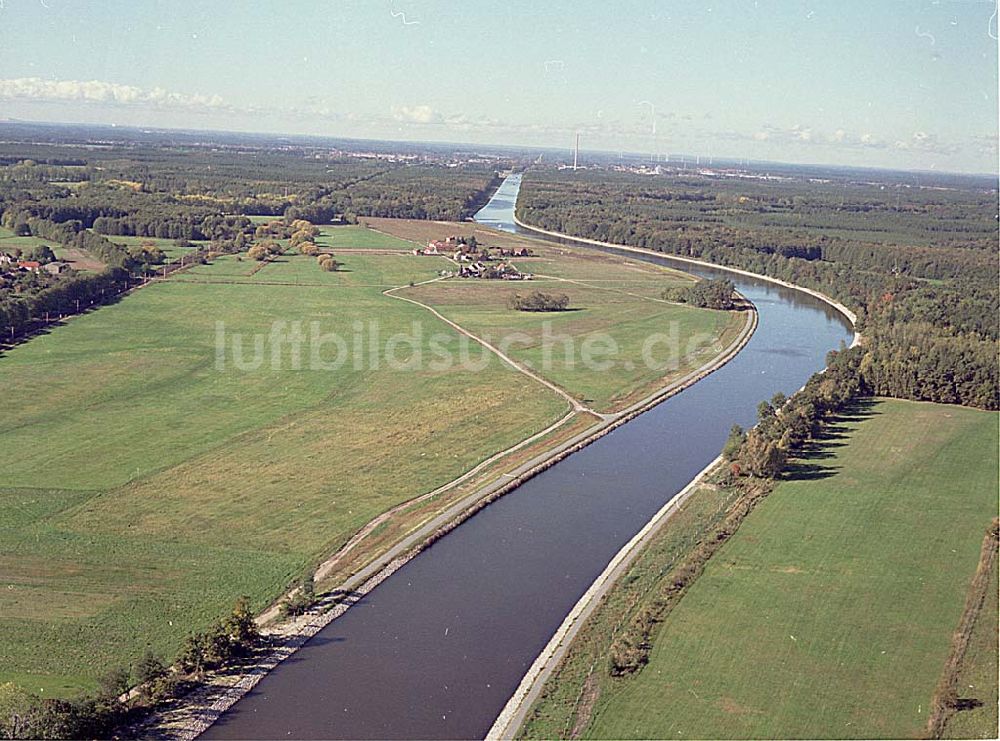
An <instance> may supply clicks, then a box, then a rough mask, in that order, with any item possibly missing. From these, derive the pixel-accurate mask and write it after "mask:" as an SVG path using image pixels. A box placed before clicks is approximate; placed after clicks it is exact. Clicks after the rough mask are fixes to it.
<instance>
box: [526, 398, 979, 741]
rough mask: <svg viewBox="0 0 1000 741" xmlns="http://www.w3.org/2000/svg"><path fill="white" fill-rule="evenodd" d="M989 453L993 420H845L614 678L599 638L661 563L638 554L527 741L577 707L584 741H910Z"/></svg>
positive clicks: (938, 664)
mask: <svg viewBox="0 0 1000 741" xmlns="http://www.w3.org/2000/svg"><path fill="white" fill-rule="evenodd" d="M996 449H997V417H996V415H995V414H991V413H986V412H980V411H976V410H972V409H966V408H961V407H952V406H940V405H933V404H925V403H915V402H904V401H896V400H882V401H878V402H877V403H875V404H874V405H873V406H872V407H871V408H870V409H867V410H863V411H859V412H858V413H857V414H855V415H853V416H849V417H843V418H841V419H840V420H839V422H838V424H837V425H836V426H834V427H833V428H832V429H830V430H829V432H828V435H827V439H826V440H825V441H824V442H823V444H822V447H820V448H819V449H818V450H816V451H813V452H812V453H811V459H810V460H806V461H801V462H800V465H801V467H800V468H798V469H794V468H793V469H792V473H791V474H790V480H786V481H782V482H780V483H779V484H778V485H777V486H776V488H775V490H774V492H773V493H772V494H771V495H770V496H769V497H767V498H766V499H765V500H764V501H763V502H762V503H761V504H759V505H758V506H757V508H756V509H755V510H754V511H753V512H752V513H751V514H750V516H749V517H748V518H747V519H746V521H745V522H744V523H743V525H742V527H741V528H740V529H739V530H738V531H737V533H736V534H735V535H734V536H733V537H732V539H731V540H730V541H729V542H727V544H726V545H725V546H723V548H722V549H721V550H720V551H719V552H718V553H717V554H716V555H715V556H714V557H713V558H712V560H711V561H710V562H709V564H708V566H707V568H706V570H705V572H704V574H703V575H702V576H701V577H700V578H699V579H698V580H697V581H696V582H695V583H694V584H693V586H691V587H690V588H689V590H688V591H687V592H686V593H685V595H684V597H683V599H682V600H681V601H680V603H679V604H678V606H677V607H676V608H675V609H674V610H673V611H672V612H671V613H670V614H669V615H668V616H667V618H666V619H665V621H664V622H663V623H662V625H661V626H660V628H659V630H658V633H657V634H656V636H655V641H654V645H653V650H652V653H651V657H650V662H649V664H648V665H647V666H646V667H645V668H644V669H643V670H642V671H641V672H639V674H638V675H636V676H633V677H630V678H624V679H612V678H610V677H609V676H608V672H607V668H606V667H607V658H606V657H607V647H608V645H609V644H610V636H611V635H612V634H613V633H614V631H615V630H616V626H618V625H620V624H621V623H620V621H621V617H620V615H621V613H622V611H626V612H630V611H632V610H635V609H638V608H637V607H636V605H638V606H639V608H641V604H642V599H644V598H647V597H648V594H649V592H650V590H651V589H654V588H655V583H653V584H647V585H646V587H645V588H644V592H643V595H640V596H639V597H635V598H634V599H633V601H632V603H628V602H627V600H625V601H623V598H622V597H621V596H620V595H616V593H619V592H621V591H622V590H627V589H628V588H629V585H630V584H631V583H633V582H639V583H641V582H642V580H643V578H645V577H644V574H647V575H648V574H649V573H657V572H656V568H657V561H656V560H654V561H650V560H649V553H652V554H654V555H656V553H657V548H661V546H656V545H654V546H652V547H651V548H650V549H649V551H648V552H647V553H644V554H643V555H642V556H641V557H640V560H639V562H638V564H637V566H636V568H634V569H633V570H632V571H631V572H630V573H629V574H627V575H626V576H625V577H624V578H623V580H622V583H621V585H620V586H617V587H616V588H615V590H613V592H612V594H611V595H610V596H609V598H608V600H609V601H608V604H609V605H611V606H612V607H611V608H610V609H609V608H608V607H603V608H601V609H598V611H597V612H596V613H595V615H594V616H593V617H592V618H591V620H590V621H589V622H588V625H587V626H586V627H585V629H584V632H583V633H582V634H581V635H582V636H584V638H583V639H582V640H579V641H577V642H576V643H574V646H573V649H572V650H571V652H570V655H569V657H568V660H567V661H565V662H564V663H563V665H562V666H561V667H560V669H559V670H558V672H557V674H556V675H555V676H554V678H553V679H552V680H550V682H549V685H548V686H547V687H546V689H545V693H544V697H543V698H542V699H541V700H540V701H539V703H537V704H536V706H535V708H534V709H533V716H532V718H531V719H530V720H529V723H528V724H527V726H526V727H525V729H524V735H526V736H527V737H531V738H542V737H559V736H566V735H568V734H569V733H570V730H571V729H573V727H574V725H576V724H577V723H578V722H579V718H580V716H579V715H578V711H579V710H580V709H581V707H583V706H586V708H584V714H583V718H584V719H585V720H584V721H583V722H582V723H580V726H581V727H579V728H578V729H577V730H578V731H582V735H583V736H585V737H589V738H831V737H832V738H883V737H898V738H910V737H918V736H920V735H921V733H922V732H923V730H924V727H925V724H926V722H927V713H928V708H929V705H930V701H931V697H932V694H933V691H934V687H935V685H936V684H937V681H938V677H939V675H940V672H941V670H942V668H943V665H944V662H945V659H946V657H947V655H948V651H949V647H950V642H951V636H952V632H953V631H954V629H955V628H956V626H957V625H958V621H959V618H960V616H961V614H962V610H963V607H964V603H965V597H966V591H967V589H968V585H969V582H970V580H971V578H972V575H973V573H974V571H975V568H976V563H977V561H978V557H979V547H980V543H981V542H982V537H983V534H984V532H985V530H986V527H987V526H988V524H989V522H990V520H991V519H992V517H993V515H994V514H995V512H996V506H997V469H996V463H995V458H994V457H993V453H994V452H995V451H996ZM796 470H797V471H798V474H796V473H795V471H796ZM796 476H797V477H796ZM712 496H717V495H716V494H715V493H712ZM682 527H683V526H682ZM677 537H678V536H677V534H676V530H675V529H674V525H668V526H667V527H666V528H665V530H664V533H663V535H661V536H660V538H659V539H669V538H677ZM661 550H662V548H661ZM658 558H659V562H658V563H659V569H660V570H659V572H658V574H659V576H658V579H660V580H662V579H663V578H664V576H663V575H664V574H667V573H668V572H669V569H670V567H671V563H672V561H671V559H670V558H668V557H658ZM654 582H655V580H654ZM994 604H995V603H994ZM994 619H995V617H994ZM994 625H995V623H994ZM986 629H987V630H989V628H986ZM993 638H994V639H995V635H994V636H993ZM994 647H995V646H994ZM983 650H984V651H985V650H986V649H985V648H984V649H983ZM987 670H988V667H987ZM984 673H985V672H984ZM588 676H589V677H590V680H589V681H588V682H586V686H585V687H584V680H585V678H587V677H588ZM584 690H585V691H584ZM995 701H996V700H995V698H993V701H992V702H993V704H994V705H995ZM987 704H989V703H987ZM587 708H589V709H590V711H591V712H589V713H588V712H587ZM587 719H589V722H588V720H587Z"/></svg>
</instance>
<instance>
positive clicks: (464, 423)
mask: <svg viewBox="0 0 1000 741" xmlns="http://www.w3.org/2000/svg"><path fill="white" fill-rule="evenodd" d="M342 260H343V262H344V263H345V265H344V269H343V270H342V271H340V272H336V273H327V272H324V271H322V270H320V269H319V267H318V266H317V265H316V262H315V260H314V259H313V258H309V257H304V256H298V255H288V256H282V257H280V258H278V259H277V260H275V261H274V262H272V263H268V264H266V265H264V266H263V267H261V266H260V264H259V263H256V262H255V261H250V260H246V259H243V260H238V259H237V258H236V257H235V256H223V257H220V258H218V259H216V260H213V261H212V263H211V264H209V265H204V266H196V267H194V268H192V269H190V270H189V271H185V272H183V273H180V274H177V275H175V276H172V277H170V278H168V279H166V280H163V281H156V282H154V283H151V284H150V285H148V286H146V287H144V288H142V289H140V290H138V291H136V292H135V293H134V294H132V295H130V296H128V297H127V298H125V299H124V300H122V301H121V302H119V303H117V304H114V305H111V306H108V307H104V308H102V309H100V310H99V311H95V312H92V313H90V314H86V315H82V316H79V317H76V318H74V319H72V320H71V321H69V322H67V323H66V324H65V325H63V326H58V327H55V328H54V329H53V330H52V331H51V332H50V333H49V334H46V335H42V336H39V337H37V338H35V339H33V340H32V341H30V342H28V343H25V344H23V345H20V346H17V347H15V348H13V349H11V350H9V351H6V352H5V353H4V354H3V355H2V356H0V373H2V374H3V378H4V385H5V391H6V392H7V393H6V396H5V404H4V413H3V415H2V416H0V583H2V584H3V585H5V588H3V589H0V683H2V682H4V681H17V682H20V683H23V684H24V685H25V686H26V687H27V688H28V689H30V690H33V691H39V690H41V691H43V694H45V695H47V696H51V695H65V694H71V693H73V692H75V691H78V690H80V689H85V688H88V687H92V686H93V685H94V681H95V678H96V677H97V676H98V675H99V674H101V673H102V672H104V671H106V670H107V669H108V668H109V667H112V666H115V665H119V664H127V663H128V662H129V661H132V660H134V659H135V658H136V657H137V656H139V655H141V654H142V653H143V652H144V651H145V650H146V648H147V647H149V648H152V649H153V650H154V651H156V652H157V653H159V654H160V655H161V656H163V657H164V658H171V657H173V656H174V655H175V654H176V651H177V650H178V647H179V645H180V643H181V641H182V640H183V638H184V636H185V635H187V634H188V633H190V632H192V631H193V630H195V629H202V628H204V627H205V626H206V625H208V624H209V623H210V622H211V621H212V620H214V619H215V618H217V617H218V616H219V615H220V614H222V613H223V612H224V611H225V610H226V609H227V608H228V607H229V606H231V604H232V603H233V601H234V600H235V598H236V597H237V596H238V595H240V594H248V595H251V596H252V598H253V603H254V605H255V606H256V607H258V608H263V607H264V606H265V605H267V604H269V603H270V602H271V601H272V600H274V599H275V598H276V597H278V596H279V595H280V594H281V593H282V592H283V591H284V589H285V588H287V586H288V585H289V584H290V583H291V582H292V581H293V580H295V579H296V578H298V577H300V576H301V575H303V574H304V573H306V571H307V570H309V569H311V568H312V567H313V566H314V565H315V564H316V563H317V562H318V561H320V560H322V558H323V557H325V556H327V555H329V554H330V553H332V552H334V551H335V550H336V549H337V548H338V547H339V546H340V545H342V544H343V543H344V542H345V541H346V540H347V539H348V538H349V537H350V536H351V535H352V534H353V533H355V532H356V531H357V530H358V529H359V528H360V527H362V526H363V525H364V524H365V523H367V522H369V521H370V520H371V519H372V518H373V517H374V516H376V515H377V514H379V513H381V512H384V511H385V510H387V509H389V508H391V507H393V506H394V505H396V504H399V503H400V502H403V501H406V500H408V499H410V498H413V497H415V496H417V495H419V494H422V493H425V492H427V491H429V490H432V489H434V488H436V487H438V486H440V485H442V484H444V483H446V482H448V481H450V480H452V479H453V478H455V477H456V476H458V475H460V474H461V473H463V472H465V471H467V470H468V469H470V468H471V467H473V466H474V465H476V464H477V463H479V462H480V461H482V460H483V459H485V458H487V457H489V456H490V455H492V454H493V453H495V452H497V451H499V450H503V449H505V448H507V447H509V446H511V445H513V444H514V443H516V442H518V441H520V440H522V439H524V438H525V437H527V436H528V435H530V434H532V433H534V432H536V431H538V430H540V429H543V428H544V427H546V426H547V425H549V424H551V423H552V422H553V421H555V420H556V419H558V418H560V417H561V416H562V415H564V414H565V412H566V410H567V403H566V401H565V400H564V399H562V398H560V397H559V396H558V395H557V394H555V393H554V392H552V391H551V390H549V389H546V388H545V387H544V386H542V385H540V384H538V383H537V382H534V381H531V380H530V379H527V378H526V377H525V376H523V375H522V374H520V373H518V372H516V371H515V370H513V369H512V368H510V367H509V366H507V365H506V364H504V363H502V362H501V361H499V360H498V359H496V358H492V359H491V360H490V362H489V363H488V364H487V365H486V367H485V368H477V369H466V368H463V367H462V366H461V365H458V364H455V365H451V366H448V367H434V366H432V365H430V364H428V363H423V364H418V365H417V367H409V368H401V367H396V366H393V365H392V364H390V363H389V362H388V359H387V358H386V357H383V356H382V355H380V356H379V359H378V360H379V362H378V364H377V365H376V364H375V363H373V362H372V360H371V358H370V356H368V355H367V354H366V352H367V351H363V352H362V354H361V356H357V355H354V354H353V348H354V347H355V345H353V342H354V338H355V337H356V334H357V332H358V328H361V330H362V335H361V336H362V338H363V339H364V341H365V342H368V341H369V340H370V338H371V336H372V334H371V333H372V329H371V327H372V325H371V322H372V321H377V329H378V332H379V337H380V338H381V340H380V343H381V346H383V347H384V345H385V341H386V339H387V338H389V337H391V336H392V335H394V334H405V335H406V336H407V337H409V338H413V337H414V334H413V332H414V327H415V326H419V327H420V328H421V331H422V334H421V335H420V336H418V337H417V339H416V340H415V341H412V342H409V343H407V342H403V343H400V344H399V345H397V348H396V350H395V351H394V353H393V357H394V358H395V360H396V363H397V364H399V363H402V362H404V361H406V360H407V359H410V360H413V359H414V357H415V356H416V355H417V354H418V353H419V354H420V355H422V356H423V357H424V358H428V357H430V347H429V341H430V336H431V335H432V334H437V335H438V336H439V337H443V338H444V339H445V340H446V344H447V345H448V346H449V347H453V348H456V349H457V348H458V346H459V344H460V340H459V335H458V334H457V333H456V332H455V331H454V330H452V329H451V328H449V327H448V326H447V325H446V324H444V323H443V322H441V321H440V320H438V319H437V318H435V317H434V316H433V315H431V314H430V312H428V311H427V310H426V309H424V308H422V307H420V306H416V305H413V304H409V303H406V302H404V301H401V300H399V299H395V298H392V297H388V296H385V295H383V294H382V291H383V290H385V289H386V288H388V287H391V286H405V285H407V284H409V283H410V282H416V281H420V280H425V279H428V278H430V277H433V276H435V275H436V274H437V271H438V270H440V269H441V267H442V265H444V264H447V263H446V262H445V261H444V260H443V259H442V258H425V257H415V256H412V255H373V254H361V253H355V254H346V255H345V256H344V257H343V258H342ZM256 268H260V269H259V270H257V271H256V272H253V271H254V270H255V269H256ZM498 287H500V286H498ZM502 311H504V312H506V311H508V310H507V309H505V308H504V309H502ZM275 322H279V323H282V322H284V323H286V324H285V325H280V326H285V327H287V326H290V325H289V324H287V323H295V322H301V325H300V326H301V327H302V330H303V332H304V333H305V334H306V335H307V336H308V335H309V333H310V332H311V326H312V323H313V322H317V323H318V324H317V329H318V331H319V332H320V333H321V334H323V335H329V334H332V333H337V334H339V335H340V336H341V337H342V338H344V339H345V340H346V342H347V343H348V347H349V348H351V351H352V355H351V358H350V359H348V362H346V363H344V364H343V365H341V366H340V367H338V368H336V369H329V370H324V369H322V368H311V367H310V363H311V361H312V354H311V353H312V348H311V346H310V345H308V344H307V345H306V346H305V348H304V349H302V351H301V354H300V355H299V359H298V360H295V356H294V354H293V352H292V350H291V348H290V347H289V345H288V344H287V343H286V344H284V345H281V344H280V343H278V342H277V341H275V339H274V338H273V337H272V336H271V335H270V332H271V330H272V329H273V327H274V323H275ZM220 323H221V327H222V329H223V330H224V334H223V338H224V342H223V345H222V347H223V352H222V353H221V355H220V352H219V349H218V345H217V339H218V337H219V333H220ZM237 336H239V337H240V338H241V339H240V340H239V341H238V342H237V341H236V339H235V338H236V337H237ZM255 336H259V337H260V340H261V356H260V357H261V360H262V362H261V363H260V365H259V367H252V366H253V365H254V364H253V363H252V362H250V361H253V359H254V357H255V349H254V348H255V345H254V342H255V340H254V337H255ZM234 342H236V344H237V345H238V346H239V347H240V348H242V350H243V355H242V356H241V357H242V361H243V363H242V365H243V366H245V368H241V367H239V366H240V365H241V364H240V363H238V362H237V356H236V355H235V352H234V349H233V347H234ZM362 347H364V348H367V347H368V345H367V344H364V345H362ZM272 353H277V357H278V361H279V362H278V363H277V364H275V365H272V362H271V358H272ZM337 354H338V353H337V348H336V345H335V344H333V345H331V344H327V345H325V346H324V348H323V349H322V350H321V351H320V354H319V359H320V360H322V361H323V362H326V363H332V362H333V361H334V359H335V357H336V355H337ZM220 357H221V360H220ZM358 357H360V358H361V360H360V361H358V360H357V359H358ZM248 364H249V365H248Z"/></svg>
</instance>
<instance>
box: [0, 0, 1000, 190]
mask: <svg viewBox="0 0 1000 741" xmlns="http://www.w3.org/2000/svg"><path fill="white" fill-rule="evenodd" d="M996 10H997V6H996V4H995V2H994V1H993V0H836V1H835V2H830V1H829V0H827V1H826V2H818V0H817V1H813V0H808V1H806V0H683V1H681V0H575V2H563V1H562V0H506V1H505V2H482V1H480V0H282V1H281V2H273V1H272V2H265V1H264V0H246V1H236V0H211V1H210V2H205V1H204V0H199V1H198V2H188V1H187V0H172V1H169V2H168V1H166V0H92V1H86V0H0V120H3V119H18V120H32V121H59V122H81V123H108V124H110V123H115V124H119V125H138V126H149V127H163V128H188V129H222V130H229V131H253V132H273V133H289V134H317V135H323V136H332V137H356V138H378V139H400V140H425V141H450V142H470V143H480V144H509V145H533V146H546V147H551V146H556V147H561V146H565V147H567V148H570V147H571V146H572V143H573V139H574V137H575V135H576V133H580V135H581V149H582V150H584V151H586V150H587V149H591V150H610V151H615V150H625V151H631V152H642V153H645V152H649V153H658V154H663V153H686V154H692V155H702V156H719V157H738V158H750V159H754V160H774V161H782V162H797V163H822V164H838V165H867V166H873V167H889V168H896V169H925V170H926V169H934V170H941V171H951V172H976V173H996V172H997V170H998V164H997V158H998V155H997V117H998V108H997V85H998V75H997V65H998V57H997V40H996V37H997V14H996Z"/></svg>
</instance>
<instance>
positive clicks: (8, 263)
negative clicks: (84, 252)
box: [0, 252, 70, 277]
mask: <svg viewBox="0 0 1000 741" xmlns="http://www.w3.org/2000/svg"><path fill="white" fill-rule="evenodd" d="M69 269H70V264H69V263H68V262H63V261H62V260H54V261H53V262H44V263H43V262H40V261H38V260H22V259H21V258H19V257H17V256H15V255H8V254H7V253H6V252H0V275H2V276H5V277H13V276H15V275H17V274H20V273H43V272H44V273H48V274H49V275H59V274H61V273H65V272H66V271H67V270H69Z"/></svg>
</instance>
